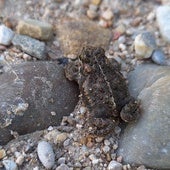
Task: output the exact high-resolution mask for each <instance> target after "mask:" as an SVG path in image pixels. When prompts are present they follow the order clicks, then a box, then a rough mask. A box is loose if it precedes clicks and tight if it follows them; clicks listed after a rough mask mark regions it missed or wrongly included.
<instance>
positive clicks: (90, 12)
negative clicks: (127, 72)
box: [87, 9, 98, 19]
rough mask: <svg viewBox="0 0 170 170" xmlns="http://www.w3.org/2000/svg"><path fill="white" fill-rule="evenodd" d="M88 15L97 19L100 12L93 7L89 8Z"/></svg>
mask: <svg viewBox="0 0 170 170" xmlns="http://www.w3.org/2000/svg"><path fill="white" fill-rule="evenodd" d="M87 16H88V18H90V19H96V18H97V17H98V13H97V12H96V11H93V10H91V9H88V10H87Z"/></svg>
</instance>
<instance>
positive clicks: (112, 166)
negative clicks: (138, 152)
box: [107, 160, 122, 170]
mask: <svg viewBox="0 0 170 170" xmlns="http://www.w3.org/2000/svg"><path fill="white" fill-rule="evenodd" d="M107 169H108V170H122V164H120V163H119V162H116V161H114V160H112V161H111V162H110V163H109V165H108V167H107Z"/></svg>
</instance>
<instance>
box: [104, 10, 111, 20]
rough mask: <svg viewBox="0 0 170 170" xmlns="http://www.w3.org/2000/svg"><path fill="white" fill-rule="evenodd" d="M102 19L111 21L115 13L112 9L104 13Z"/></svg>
mask: <svg viewBox="0 0 170 170" xmlns="http://www.w3.org/2000/svg"><path fill="white" fill-rule="evenodd" d="M102 18H103V19H105V20H111V19H112V18H113V12H112V11H111V10H110V9H107V10H106V11H104V12H103V13H102Z"/></svg>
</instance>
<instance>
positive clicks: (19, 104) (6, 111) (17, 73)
mask: <svg viewBox="0 0 170 170" xmlns="http://www.w3.org/2000/svg"><path fill="white" fill-rule="evenodd" d="M77 101H78V87H77V85H76V84H74V83H73V82H70V81H68V80H67V79H66V78H65V76H64V71H63V68H62V67H61V66H59V65H58V64H57V63H56V62H26V63H22V64H18V65H12V66H5V67H4V73H3V74H1V75H0V145H1V144H4V143H6V142H7V141H9V140H10V139H11V138H12V136H11V134H10V131H11V130H12V131H16V132H18V133H19V134H26V133H30V132H33V131H36V130H40V129H44V128H47V127H48V126H53V125H59V124H60V121H61V119H62V117H63V116H64V115H69V113H71V112H72V111H73V110H74V107H75V105H76V103H77Z"/></svg>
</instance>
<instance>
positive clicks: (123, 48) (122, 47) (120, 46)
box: [119, 43, 126, 51]
mask: <svg viewBox="0 0 170 170" xmlns="http://www.w3.org/2000/svg"><path fill="white" fill-rule="evenodd" d="M119 49H120V50H121V51H125V50H126V45H125V44H122V43H120V44H119Z"/></svg>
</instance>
